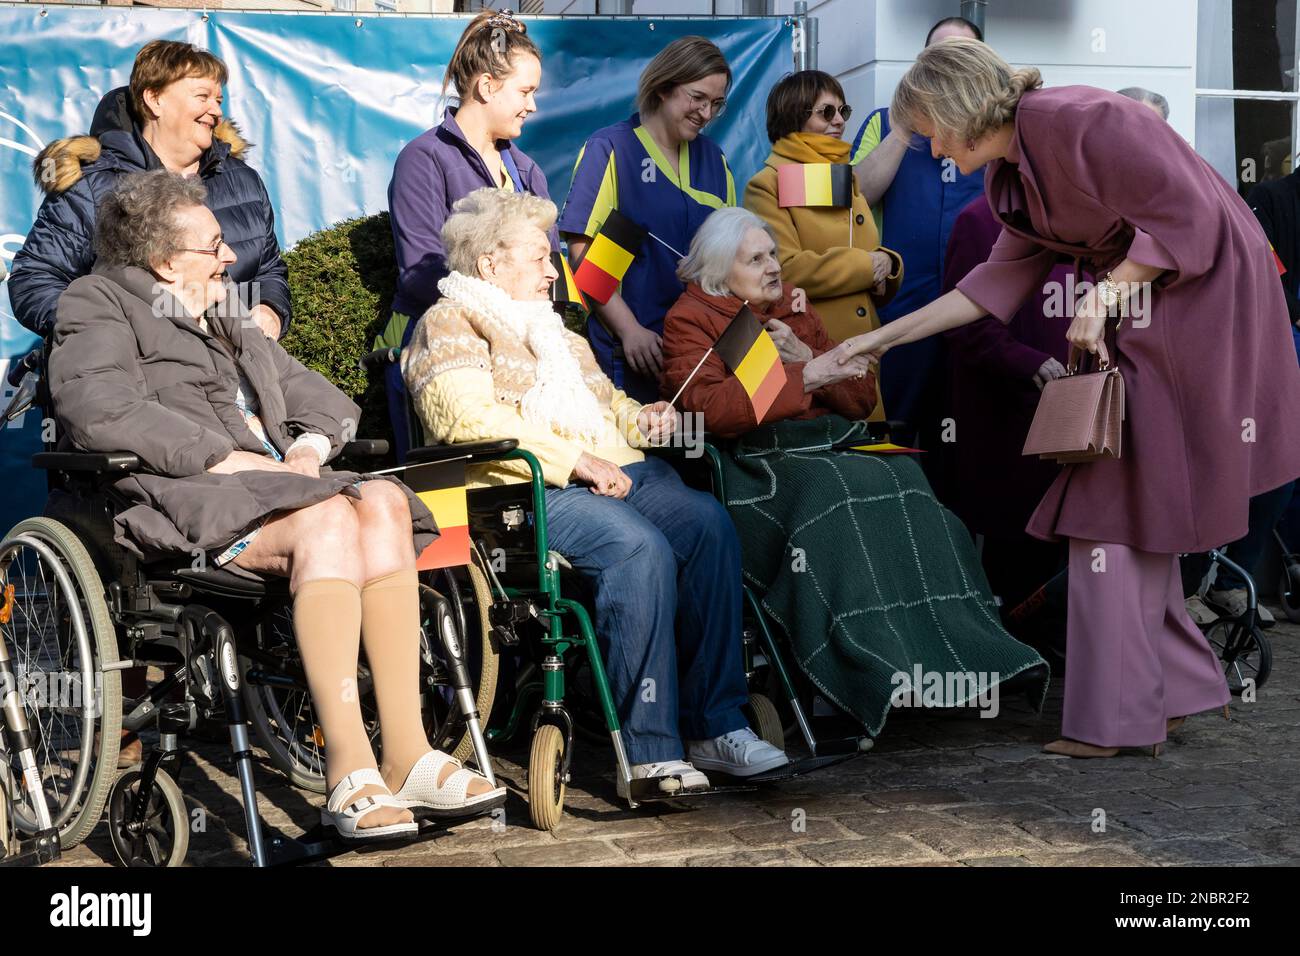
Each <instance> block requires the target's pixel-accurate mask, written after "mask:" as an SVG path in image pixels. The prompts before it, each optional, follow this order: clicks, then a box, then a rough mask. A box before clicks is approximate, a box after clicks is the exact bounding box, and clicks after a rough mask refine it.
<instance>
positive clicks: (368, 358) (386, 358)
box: [357, 347, 402, 372]
mask: <svg viewBox="0 0 1300 956" xmlns="http://www.w3.org/2000/svg"><path fill="white" fill-rule="evenodd" d="M401 355H402V350H401V349H400V348H395V347H394V348H386V349H375V350H374V351H373V352H367V353H366V354H365V355H363V356H361V358H359V359H357V368H359V369H361V371H363V372H373V371H375V370H377V369H381V368H383V367H384V366H385V365H391V364H392V363H393V362H396V361H397V360H398V359H399V358H401Z"/></svg>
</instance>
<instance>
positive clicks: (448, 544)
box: [402, 460, 469, 571]
mask: <svg viewBox="0 0 1300 956" xmlns="http://www.w3.org/2000/svg"><path fill="white" fill-rule="evenodd" d="M402 480H403V481H405V482H406V485H407V487H408V488H410V489H411V490H412V491H414V492H415V493H416V495H417V496H418V497H419V499H420V500H421V501H423V502H424V504H425V506H426V507H428V509H429V510H430V511H432V512H433V520H434V521H436V522H437V523H438V537H437V539H436V540H435V541H434V542H433V544H431V545H429V546H428V547H427V548H425V549H424V550H423V551H422V552H421V553H420V556H419V557H418V558H416V559H415V567H416V569H417V570H419V571H431V570H433V569H434V568H454V567H459V566H460V565H462V564H469V509H468V506H467V505H466V502H465V462H464V460H460V461H436V462H430V463H429V464H427V465H412V466H411V467H409V468H407V469H406V474H404V475H403V476H402Z"/></svg>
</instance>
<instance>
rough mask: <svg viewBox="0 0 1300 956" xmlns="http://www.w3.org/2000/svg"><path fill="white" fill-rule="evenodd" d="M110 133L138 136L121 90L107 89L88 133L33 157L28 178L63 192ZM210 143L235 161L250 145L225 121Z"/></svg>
mask: <svg viewBox="0 0 1300 956" xmlns="http://www.w3.org/2000/svg"><path fill="white" fill-rule="evenodd" d="M114 130H120V131H122V132H129V133H133V134H135V135H136V136H137V137H138V136H139V128H138V127H137V126H136V125H135V122H134V119H133V118H132V117H131V115H130V112H129V109H128V107H127V106H126V88H125V87H121V88H119V89H116V90H111V91H110V92H109V93H107V94H106V95H105V96H104V98H103V99H102V100H100V103H99V106H98V107H97V108H96V110H95V119H94V121H93V122H92V123H91V128H90V133H89V134H85V135H82V136H66V137H64V138H62V139H56V140H54V141H53V142H52V143H49V144H48V145H47V146H46V147H45V148H44V149H42V150H41V151H40V152H39V153H37V154H36V159H35V160H33V162H32V178H33V179H35V180H36V185H37V187H38V188H40V189H42V190H44V191H45V194H46V195H47V196H57V195H58V194H60V193H64V192H67V191H68V190H69V189H71V188H72V187H73V186H75V185H76V184H77V182H78V181H79V180H80V179H81V176H82V167H83V166H89V165H90V164H91V163H94V162H96V161H97V160H98V159H99V158H100V156H101V155H103V152H104V142H103V137H104V135H105V134H106V133H110V132H112V131H114ZM212 140H213V145H214V146H215V145H216V144H217V143H223V144H225V146H227V147H229V153H228V154H229V155H230V156H233V157H234V158H235V159H243V158H244V156H245V154H246V153H247V152H248V151H249V150H250V149H252V144H251V143H249V142H248V141H247V140H246V139H244V137H243V135H242V134H241V133H240V132H239V127H238V126H236V125H235V123H234V122H233V121H232V120H229V119H223V120H222V121H221V122H220V123H218V124H217V127H216V129H214V130H213V131H212ZM223 152H224V150H223Z"/></svg>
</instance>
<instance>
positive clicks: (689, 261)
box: [677, 206, 776, 295]
mask: <svg viewBox="0 0 1300 956" xmlns="http://www.w3.org/2000/svg"><path fill="white" fill-rule="evenodd" d="M751 229H762V230H763V231H764V232H765V233H767V234H768V235H769V236H771V237H772V239H773V241H775V240H776V236H775V235H773V233H772V227H771V226H769V225H768V224H767V223H766V222H764V221H763V220H762V219H760V218H759V217H758V216H756V215H754V214H753V213H752V212H750V211H749V210H748V209H745V208H744V207H742V206H729V207H727V208H724V209H719V210H717V211H716V212H713V213H711V214H710V215H709V218H708V219H705V220H704V223H703V225H701V226H700V228H699V229H698V230H696V233H695V238H694V239H692V240H691V247H690V249H689V250H688V251H687V253H686V258H685V259H683V260H682V261H681V262H680V263H678V265H677V278H679V279H681V280H682V281H683V282H695V283H697V284H698V285H699V287H700V288H701V289H703V290H704V291H705V293H707V294H708V295H730V294H731V289H729V288H728V287H727V276H728V275H730V274H731V267H732V265H733V264H734V263H735V261H736V251H737V250H738V249H739V248H740V244H741V243H742V242H744V241H745V233H747V232H749V230H751Z"/></svg>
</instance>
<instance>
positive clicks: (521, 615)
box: [359, 348, 872, 830]
mask: <svg viewBox="0 0 1300 956" xmlns="http://www.w3.org/2000/svg"><path fill="white" fill-rule="evenodd" d="M400 352H401V350H400V349H398V348H386V349H378V350H376V351H374V352H371V353H369V354H368V355H366V356H364V357H363V358H362V359H361V360H360V362H359V365H360V366H361V368H363V369H366V370H372V371H373V370H381V369H383V368H385V367H386V366H387V365H389V364H390V363H394V362H396V361H398V358H399V356H400ZM406 411H407V422H408V428H409V431H408V439H409V442H408V447H409V448H410V451H408V453H407V457H406V461H405V463H404V467H407V468H409V467H412V466H417V465H421V464H427V463H432V462H443V461H457V460H459V461H464V462H465V464H466V466H467V467H468V466H473V465H483V464H488V463H491V462H506V461H519V462H523V463H525V464H526V465H527V466H528V470H529V478H528V480H527V481H521V482H518V483H512V484H507V485H498V486H492V487H490V488H482V489H474V490H470V491H469V492H468V493H467V499H468V508H469V526H470V527H469V534H470V541H471V547H472V548H473V549H474V551H475V552H477V556H478V558H479V559H480V560H481V562H482V564H483V569H484V572H485V574H486V575H487V577H488V578H489V581H490V590H491V591H492V593H493V598H494V599H493V603H492V606H491V607H490V608H488V609H487V610H486V613H487V614H488V616H489V620H490V624H491V630H492V632H493V638H492V640H493V642H494V645H495V646H496V647H497V649H498V650H499V649H500V647H501V646H518V645H519V644H520V643H521V638H520V636H519V635H518V633H517V628H518V627H519V626H520V625H524V624H529V625H537V628H536V629H537V630H538V631H539V632H540V636H539V642H540V647H539V648H538V650H539V651H540V671H541V679H540V681H537V680H533V681H531V682H528V683H525V684H523V685H522V686H519V687H517V688H516V694H515V698H514V701H513V705H512V706H511V708H510V712H509V714H508V715H506V716H505V717H504V719H503V720H496V719H494V715H492V714H483V715H482V716H483V719H484V721H485V723H486V724H487V729H486V731H485V736H486V738H487V741H488V742H489V743H492V742H499V741H502V740H508V739H510V738H512V737H514V736H515V734H516V733H517V732H518V730H519V728H520V725H521V724H522V723H523V722H524V720H525V719H526V718H527V717H528V716H529V714H530V713H531V712H532V702H533V701H534V700H538V704H537V709H536V712H535V713H534V714H533V723H532V744H531V748H530V751H529V760H528V805H529V814H530V816H531V818H532V822H533V824H534V826H536V827H537V828H538V829H541V830H551V829H554V828H555V827H556V826H557V825H558V824H559V822H560V819H561V816H562V814H563V807H564V795H565V790H566V787H567V785H568V782H569V768H570V765H571V761H572V754H573V739H574V720H573V716H572V714H571V713H570V712H569V710H568V708H566V706H565V696H566V694H565V692H566V687H565V657H566V655H569V654H570V652H574V651H577V652H581V653H582V654H583V657H585V662H586V664H587V665H588V666H589V667H590V669H591V683H592V689H593V691H594V696H595V698H596V701H595V702H596V704H598V707H599V711H600V714H601V716H602V718H603V720H604V724H605V729H606V731H607V732H608V733H609V736H610V740H611V742H612V743H613V746H614V754H615V758H616V760H617V772H618V774H619V776H620V777H621V779H622V781H623V783H624V789H625V791H626V793H627V794H628V804H629V806H631V807H632V808H636V807H637V806H638V805H640V804H641V803H643V802H651V801H660V800H665V799H675V798H677V797H678V796H692V797H694V796H700V795H701V791H691V792H690V793H680V794H677V795H672V796H668V795H664V794H662V793H660V792H659V791H658V789H657V784H656V783H655V782H652V781H645V780H633V779H632V768H631V764H630V763H629V762H628V758H627V751H626V749H625V748H624V746H623V738H622V733H621V729H620V722H619V717H618V710H617V707H616V706H615V704H614V697H613V694H612V692H611V691H610V688H609V680H608V678H607V676H606V673H605V664H604V659H603V657H602V655H601V650H600V645H599V642H598V641H597V638H596V630H595V627H594V626H593V625H592V621H591V616H590V615H589V614H588V613H587V609H586V607H585V606H584V605H583V604H582V603H581V602H580V601H576V600H574V599H573V598H569V597H565V596H563V592H562V583H561V578H562V574H561V570H562V568H563V567H564V566H565V565H566V564H567V562H566V561H565V560H564V558H563V557H562V556H560V555H559V554H558V553H556V552H553V551H551V549H550V545H549V541H548V536H547V518H546V483H545V480H544V478H543V474H542V467H541V464H540V463H539V462H538V460H537V458H536V457H534V456H533V454H532V453H531V452H529V451H527V450H526V449H523V448H520V447H518V445H519V443H518V441H516V440H515V439H499V440H488V441H475V442H463V443H454V444H447V445H425V446H422V445H421V442H422V439H423V437H424V436H423V432H422V428H421V427H420V425H419V417H418V415H417V413H416V410H415V408H414V407H413V405H412V404H411V402H410V401H409V398H408V401H407V406H406ZM697 447H699V448H701V449H702V452H701V456H700V457H702V458H703V459H704V461H705V463H706V464H707V469H704V472H705V473H704V475H703V476H700V475H699V474H698V470H697V474H696V475H691V476H688V477H692V478H695V481H694V483H693V486H695V487H698V488H701V490H706V491H709V492H710V493H712V494H713V495H714V496H715V497H716V498H718V499H719V500H720V501H723V502H724V503H725V501H726V494H725V479H724V476H723V470H722V453H721V452H720V451H719V449H718V448H717V447H716V446H715V445H713V444H711V443H709V442H708V441H707V440H705V439H704V437H703V436H701V440H700V442H699V444H698V446H697ZM650 453H651V454H656V455H661V456H663V457H665V458H666V459H667V460H668V461H669V462H670V463H672V464H673V465H674V466H675V467H676V468H677V470H678V472H679V473H681V472H682V471H683V470H684V469H683V464H684V463H685V462H686V461H688V460H690V456H688V455H687V454H686V453H685V448H683V447H670V448H661V449H651V450H650ZM688 483H690V482H688ZM701 486H705V487H701ZM525 489H526V491H527V493H526V494H525V493H524V490H525ZM521 509H523V510H521ZM476 514H477V522H476ZM507 515H509V519H510V520H509V522H507ZM485 521H486V522H500V523H501V524H502V525H505V524H507V523H511V524H513V528H514V531H513V534H510V533H509V532H507V534H508V535H509V536H511V537H513V538H514V540H515V543H516V545H517V546H518V545H522V541H521V540H520V539H521V538H522V528H523V527H524V526H525V525H531V537H532V540H531V542H530V548H529V549H527V550H528V551H529V554H528V555H526V556H525V557H527V558H529V559H530V560H529V561H526V562H524V563H525V564H526V565H527V572H526V573H523V574H520V573H513V574H512V575H511V577H512V580H511V582H510V584H509V585H505V584H502V583H501V581H500V579H499V578H498V577H497V574H496V573H495V572H494V571H493V570H492V564H491V563H490V562H489V561H488V560H487V557H486V555H485V554H484V551H483V547H482V541H481V539H482V538H483V536H484V535H485V534H487V535H492V536H495V535H498V534H500V533H501V532H502V529H499V528H486V527H485ZM516 550H517V551H519V550H523V549H522V548H519V547H517V549H516ZM532 563H535V564H536V570H535V572H533V571H532ZM534 574H535V576H534ZM534 582H535V583H534ZM744 596H745V598H744V603H745V608H746V611H747V615H746V616H747V619H749V621H750V622H751V623H752V625H753V630H754V633H749V631H750V629H749V628H748V627H747V628H746V632H747V637H746V639H745V646H744V661H745V674H746V678H747V680H750V679H752V678H753V677H754V676H755V674H756V672H757V671H758V670H759V668H761V667H767V668H770V670H771V673H773V674H774V675H775V678H776V685H777V686H776V688H775V689H776V690H778V691H779V692H780V693H781V695H782V696H783V697H784V699H785V701H786V702H787V704H788V707H789V709H790V712H791V713H792V715H793V719H794V723H795V725H796V726H797V727H798V728H799V732H800V734H801V735H802V737H803V740H804V743H805V744H806V745H807V747H808V752H809V754H810V756H809V757H808V758H805V759H802V760H800V761H792V762H791V764H789V765H787V766H785V767H781V768H777V769H776V770H773V771H769V772H767V773H765V774H761V775H759V776H755V777H749V778H734V779H729V781H728V783H727V784H723V785H718V786H713V787H710V789H709V790H707V791H703V793H709V792H719V791H722V790H728V789H729V790H735V789H749V788H752V787H753V786H755V785H757V784H758V783H763V782H771V781H774V780H783V779H787V778H789V777H792V776H795V775H798V774H800V773H806V772H809V771H811V770H816V769H820V768H821V767H825V766H829V765H831V764H834V763H839V762H841V761H843V760H846V759H848V758H849V757H853V756H857V755H858V754H860V753H863V752H865V751H866V750H869V749H870V748H871V744H872V741H871V738H870V737H865V736H860V735H857V736H851V737H839V738H834V739H828V740H819V739H818V738H817V737H816V736H815V735H814V733H813V728H812V725H811V722H810V720H809V717H808V714H807V713H806V712H805V709H804V707H803V706H802V704H801V703H800V699H799V692H798V688H797V686H796V684H795V680H794V675H793V674H792V672H791V670H790V669H789V667H787V666H786V664H785V661H784V657H783V655H782V654H781V652H780V650H779V647H778V644H777V641H776V638H775V635H773V633H772V630H771V628H770V626H769V623H768V620H767V615H766V614H765V613H764V611H763V609H762V607H761V605H760V604H759V601H758V598H757V596H756V595H755V594H754V592H753V591H752V590H751V589H750V588H749V587H748V586H745V588H744ZM482 613H483V611H482V610H480V614H482ZM569 620H571V621H572V622H573V623H572V625H570V626H568V627H566V621H569ZM464 637H465V638H468V635H464ZM755 644H757V645H758V648H757V649H756V648H755ZM749 710H750V712H751V718H752V724H753V729H754V730H755V731H756V732H757V733H758V734H759V736H761V737H762V738H763V739H765V740H766V741H767V742H768V743H771V744H773V745H775V746H778V747H781V748H782V749H784V747H785V725H784V723H783V721H782V719H781V717H780V714H779V713H778V711H777V709H776V707H775V705H774V704H773V703H772V701H771V700H770V699H769V698H768V697H767V696H765V695H764V694H763V693H759V692H751V694H750V698H749ZM713 776H720V775H716V774H714V775H713ZM711 779H712V777H711Z"/></svg>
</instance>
